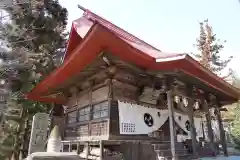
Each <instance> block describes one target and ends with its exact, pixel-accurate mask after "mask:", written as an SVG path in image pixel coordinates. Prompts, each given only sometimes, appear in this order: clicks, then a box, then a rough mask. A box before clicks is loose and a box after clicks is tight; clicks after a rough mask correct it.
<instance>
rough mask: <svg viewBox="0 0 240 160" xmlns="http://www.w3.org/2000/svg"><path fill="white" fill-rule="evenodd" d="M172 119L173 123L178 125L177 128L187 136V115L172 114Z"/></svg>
mask: <svg viewBox="0 0 240 160" xmlns="http://www.w3.org/2000/svg"><path fill="white" fill-rule="evenodd" d="M174 114H175V115H174V119H175V122H176V123H177V124H178V125H179V127H180V128H181V129H182V130H184V131H185V132H186V133H188V134H189V131H188V130H187V127H186V123H187V121H189V118H188V116H187V115H184V114H181V113H176V112H175V113H174Z"/></svg>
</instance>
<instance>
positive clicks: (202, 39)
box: [194, 20, 233, 79]
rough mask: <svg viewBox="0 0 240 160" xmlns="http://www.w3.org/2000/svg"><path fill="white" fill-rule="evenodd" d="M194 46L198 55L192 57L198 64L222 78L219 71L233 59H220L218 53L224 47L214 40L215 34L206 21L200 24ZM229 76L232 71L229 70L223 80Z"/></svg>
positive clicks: (217, 40)
mask: <svg viewBox="0 0 240 160" xmlns="http://www.w3.org/2000/svg"><path fill="white" fill-rule="evenodd" d="M224 42H225V41H224ZM196 46H197V49H198V51H199V53H198V54H194V56H195V57H196V58H197V59H198V60H199V62H200V63H201V64H202V65H203V66H205V67H206V68H208V69H209V70H210V71H212V72H213V73H215V74H217V75H219V76H222V77H223V75H221V71H222V70H223V69H225V68H226V67H227V65H228V64H229V62H230V61H231V60H232V58H233V57H232V56H230V57H228V58H227V59H222V58H221V55H220V51H221V50H222V49H223V48H224V45H223V43H221V41H220V40H219V39H217V38H216V34H214V33H213V29H212V27H211V26H210V25H209V23H208V20H204V21H203V22H200V35H199V37H198V38H197V44H196ZM231 75H232V70H229V72H228V75H225V76H224V77H223V78H225V79H226V78H229V77H230V76H231Z"/></svg>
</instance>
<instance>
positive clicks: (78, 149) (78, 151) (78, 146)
mask: <svg viewBox="0 0 240 160" xmlns="http://www.w3.org/2000/svg"><path fill="white" fill-rule="evenodd" d="M77 154H80V142H77Z"/></svg>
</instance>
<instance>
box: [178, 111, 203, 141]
mask: <svg viewBox="0 0 240 160" xmlns="http://www.w3.org/2000/svg"><path fill="white" fill-rule="evenodd" d="M174 119H175V122H176V123H177V124H178V125H179V127H180V128H181V129H182V130H184V131H185V132H186V133H187V134H188V136H189V137H190V136H191V132H190V130H189V131H188V130H187V125H188V124H187V121H188V122H189V118H188V116H187V115H184V114H181V113H175V115H174ZM194 126H195V128H196V133H197V139H199V137H203V132H202V121H201V118H196V117H194ZM189 127H190V126H189Z"/></svg>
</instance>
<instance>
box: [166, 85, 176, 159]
mask: <svg viewBox="0 0 240 160" xmlns="http://www.w3.org/2000/svg"><path fill="white" fill-rule="evenodd" d="M167 104H168V113H169V128H170V140H171V153H172V160H176V158H177V157H176V137H175V136H176V131H175V122H174V108H173V95H172V90H171V89H170V90H168V91H167Z"/></svg>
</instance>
